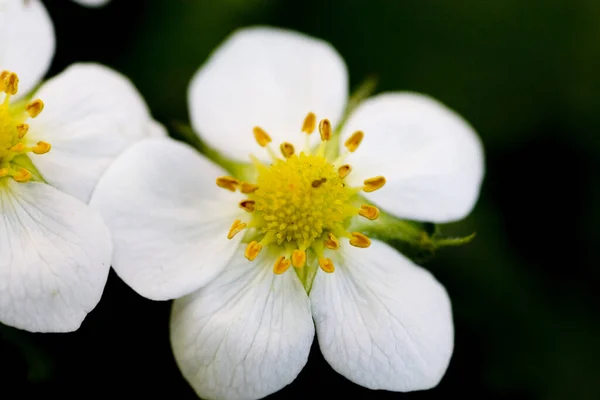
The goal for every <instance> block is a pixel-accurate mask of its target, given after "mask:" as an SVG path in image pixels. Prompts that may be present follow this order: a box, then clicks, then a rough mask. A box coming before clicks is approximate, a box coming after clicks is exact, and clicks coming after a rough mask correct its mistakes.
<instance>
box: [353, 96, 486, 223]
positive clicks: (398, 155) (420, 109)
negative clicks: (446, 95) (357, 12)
mask: <svg viewBox="0 0 600 400" xmlns="http://www.w3.org/2000/svg"><path fill="white" fill-rule="evenodd" d="M357 130H362V131H364V132H365V138H364V140H363V141H362V144H361V145H360V147H359V148H358V150H357V151H356V152H355V153H352V154H351V156H350V157H349V158H348V162H349V163H350V164H351V165H352V167H353V172H352V174H350V177H351V178H352V182H354V183H356V184H358V185H362V181H363V180H364V179H366V178H370V177H373V176H377V175H383V176H385V177H386V179H387V183H386V185H385V186H384V187H383V188H382V189H381V190H378V191H376V192H372V193H365V196H366V197H367V198H368V199H369V200H371V201H373V202H375V203H376V204H378V205H379V206H381V207H383V208H384V209H385V210H386V211H388V212H390V213H392V214H395V215H396V216H398V217H401V218H407V219H414V220H419V221H429V222H448V221H453V220H458V219H461V218H463V217H465V216H467V215H468V214H469V212H470V211H471V209H472V208H473V206H474V205H475V202H476V201H477V198H478V197H479V188H480V186H481V181H482V179H483V173H484V165H483V149H482V146H481V142H480V141H479V138H478V137H477V134H476V133H475V131H474V130H473V128H471V126H470V125H469V124H468V123H467V122H466V121H465V120H464V119H462V118H461V117H460V116H459V115H458V114H456V113H455V112H453V111H452V110H450V109H448V108H446V107H445V106H444V105H442V104H441V103H439V102H437V101H436V100H433V99H431V98H429V97H426V96H423V95H419V94H416V93H401V92H397V93H387V94H382V95H379V96H375V97H373V98H371V99H369V100H367V101H365V102H364V103H363V104H362V105H361V106H360V107H359V108H358V109H357V110H356V112H355V113H354V114H353V115H352V116H351V117H350V119H349V120H348V123H347V124H346V126H345V128H344V132H343V136H342V139H343V140H345V139H346V138H347V137H348V136H349V135H351V134H352V133H353V132H355V131H357Z"/></svg>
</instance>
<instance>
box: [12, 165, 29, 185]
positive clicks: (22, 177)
mask: <svg viewBox="0 0 600 400" xmlns="http://www.w3.org/2000/svg"><path fill="white" fill-rule="evenodd" d="M31 178H32V175H31V172H29V171H27V170H26V169H25V168H20V169H19V171H18V172H17V173H16V174H14V175H13V179H14V180H15V181H17V182H29V181H30V180H31Z"/></svg>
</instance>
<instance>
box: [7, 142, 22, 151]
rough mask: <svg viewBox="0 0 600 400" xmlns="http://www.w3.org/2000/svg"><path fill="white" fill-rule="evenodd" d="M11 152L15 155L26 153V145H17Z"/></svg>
mask: <svg viewBox="0 0 600 400" xmlns="http://www.w3.org/2000/svg"><path fill="white" fill-rule="evenodd" d="M10 151H12V152H13V153H22V152H24V151H25V144H24V143H17V144H15V145H14V146H13V147H11V148H10Z"/></svg>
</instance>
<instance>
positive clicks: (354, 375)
mask: <svg viewBox="0 0 600 400" xmlns="http://www.w3.org/2000/svg"><path fill="white" fill-rule="evenodd" d="M347 247H348V248H344V249H343V250H342V252H341V253H340V254H339V255H338V258H335V259H333V260H334V263H336V264H335V265H336V270H335V271H334V272H333V273H331V274H326V273H324V272H323V271H320V270H319V271H318V272H317V275H316V277H315V281H314V283H313V286H312V290H311V293H310V299H311V305H312V311H313V317H314V319H315V325H316V327H317V338H318V340H319V346H320V348H321V352H322V353H323V356H324V357H325V359H326V360H327V362H328V363H329V364H330V365H331V366H332V367H333V369H334V370H336V371H337V372H338V373H340V374H341V375H343V376H345V377H346V378H348V379H350V380H351V381H353V382H354V383H357V384H359V385H361V386H364V387H367V388H369V389H385V390H392V391H400V392H406V391H412V390H423V389H429V388H432V387H434V386H436V385H437V384H438V382H439V381H440V379H441V378H442V376H443V375H444V373H445V371H446V368H447V367H448V363H449V361H450V357H451V355H452V351H453V347H454V327H453V323H452V311H451V305H450V300H449V298H448V295H447V293H446V290H445V289H444V288H443V286H442V285H440V284H439V283H438V282H437V281H436V280H435V278H434V277H433V276H432V275H431V274H430V273H429V272H427V271H426V270H424V269H422V268H420V267H418V266H416V265H414V264H413V263H412V262H411V261H410V260H408V259H407V258H405V257H404V256H403V255H401V254H400V253H398V252H397V251H396V250H394V249H393V248H391V247H390V246H388V245H387V244H385V243H383V242H379V241H376V240H374V241H373V243H372V244H371V247H369V248H367V249H357V248H354V247H351V246H347Z"/></svg>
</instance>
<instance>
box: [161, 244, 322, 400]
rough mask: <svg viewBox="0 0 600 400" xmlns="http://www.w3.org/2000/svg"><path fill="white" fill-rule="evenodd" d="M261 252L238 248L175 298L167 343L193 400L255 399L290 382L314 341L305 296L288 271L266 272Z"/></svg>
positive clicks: (269, 259) (269, 266)
mask: <svg viewBox="0 0 600 400" xmlns="http://www.w3.org/2000/svg"><path fill="white" fill-rule="evenodd" d="M274 263H275V257H274V256H273V255H272V253H271V254H268V251H264V253H261V254H260V255H259V257H258V258H257V259H256V260H254V261H253V262H250V261H248V260H246V259H245V258H244V246H243V245H240V246H239V251H238V252H237V254H236V255H235V257H234V258H233V259H232V261H231V264H230V265H228V266H227V268H226V269H225V271H224V272H223V273H222V274H221V275H220V276H219V277H218V278H217V279H215V280H214V281H213V282H211V283H210V284H209V285H208V286H206V287H205V288H203V289H201V290H199V291H198V292H196V293H194V294H192V295H190V296H188V297H184V298H182V299H178V300H175V302H174V304H173V312H172V316H171V345H172V348H173V352H174V354H175V360H176V361H177V365H178V366H179V369H180V370H181V372H182V373H183V376H184V377H185V379H186V380H187V381H188V383H189V384H190V385H191V386H192V387H193V388H194V390H195V391H196V393H197V394H198V396H199V397H201V398H205V399H227V400H237V399H258V398H262V397H265V396H267V395H269V394H271V393H273V392H276V391H278V390H280V389H282V388H283V387H284V386H286V385H288V384H289V383H291V382H292V381H293V380H294V379H295V378H296V377H297V376H298V374H299V373H300V371H301V370H302V368H303V367H304V365H305V364H306V361H307V358H308V353H309V351H310V346H311V343H312V341H313V338H314V325H313V321H312V317H311V313H310V304H309V300H308V296H307V295H306V292H305V290H304V288H303V287H302V284H301V283H300V281H299V280H298V277H297V276H296V274H295V272H294V271H293V269H289V270H288V271H286V272H285V273H284V274H282V275H275V274H274V273H273V265H274Z"/></svg>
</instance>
